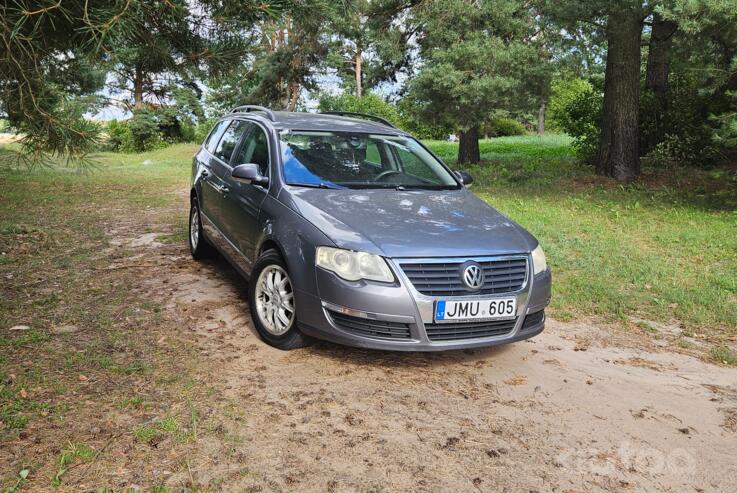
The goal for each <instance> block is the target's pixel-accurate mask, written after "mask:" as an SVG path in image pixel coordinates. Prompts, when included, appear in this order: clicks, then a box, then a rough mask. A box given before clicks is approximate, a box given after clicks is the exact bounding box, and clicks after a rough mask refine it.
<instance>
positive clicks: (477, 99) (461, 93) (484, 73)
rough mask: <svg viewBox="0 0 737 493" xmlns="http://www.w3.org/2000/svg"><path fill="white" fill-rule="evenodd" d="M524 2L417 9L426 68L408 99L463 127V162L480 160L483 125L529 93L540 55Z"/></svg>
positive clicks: (460, 1) (459, 1)
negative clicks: (531, 40)
mask: <svg viewBox="0 0 737 493" xmlns="http://www.w3.org/2000/svg"><path fill="white" fill-rule="evenodd" d="M527 14H528V12H527V10H526V5H525V3H524V2H522V1H515V0H506V1H503V2H498V1H497V2H491V1H481V2H477V1H471V0H447V1H429V2H423V3H421V4H419V5H418V6H417V7H416V8H415V9H414V12H413V16H414V17H415V20H416V22H417V23H418V25H421V26H422V27H421V31H420V33H419V35H418V43H419V45H420V54H421V56H422V63H423V64H422V68H421V69H420V71H419V73H418V74H417V75H416V77H415V78H414V79H413V80H412V81H411V82H410V84H409V93H408V97H410V98H412V99H413V100H414V101H415V105H414V106H415V107H416V108H418V109H419V112H420V113H421V115H422V116H423V117H425V118H427V119H429V120H430V121H435V122H438V120H440V119H442V120H444V121H447V122H451V123H452V124H453V126H454V127H455V128H458V129H459V133H460V146H459V150H458V162H459V163H462V164H463V163H477V162H479V160H480V152H479V125H480V123H481V122H482V121H484V120H485V119H487V118H488V117H489V115H490V114H491V113H492V112H493V111H495V110H502V109H506V108H507V107H508V104H509V102H510V101H511V100H513V99H514V97H515V96H516V95H518V94H519V92H520V91H524V90H525V89H526V86H525V84H524V76H525V74H526V71H525V68H526V67H528V66H530V65H531V64H533V63H534V62H535V60H536V58H537V53H536V51H535V48H534V47H532V46H530V45H529V44H528V43H526V42H525V41H524V40H525V37H526V36H527V35H529V32H530V17H529V16H528V15H527Z"/></svg>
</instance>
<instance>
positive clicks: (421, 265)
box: [189, 106, 551, 351]
mask: <svg viewBox="0 0 737 493" xmlns="http://www.w3.org/2000/svg"><path fill="white" fill-rule="evenodd" d="M471 182H472V179H471V177H470V176H469V175H468V174H467V173H464V172H454V171H452V170H451V169H449V168H448V167H447V166H446V165H445V164H444V163H443V162H442V161H441V160H440V159H438V158H437V157H436V156H434V155H433V154H432V153H431V152H430V151H429V150H428V149H427V148H426V147H424V146H423V145H422V144H421V143H420V142H419V141H418V140H416V139H414V138H413V137H412V136H411V135H408V134H407V133H405V132H403V131H401V130H399V129H397V128H395V127H393V126H392V125H391V124H389V123H388V122H386V121H384V120H381V119H380V118H376V117H373V116H370V115H361V114H353V113H319V114H315V113H288V112H277V111H271V110H270V109H268V108H264V107H260V106H241V107H238V108H235V109H234V110H233V111H232V112H230V113H229V114H227V115H226V116H225V117H223V118H222V119H220V120H219V121H218V123H217V124H216V125H215V127H214V128H213V130H212V132H211V133H210V135H209V136H208V137H207V139H206V140H205V142H204V143H203V145H202V147H201V148H200V150H199V151H198V152H197V155H196V156H195V158H194V161H193V163H192V187H191V209H190V216H189V217H190V221H189V243H190V248H191V251H192V256H193V257H194V258H195V259H201V258H203V257H205V256H207V255H208V254H209V253H211V252H212V250H213V247H214V248H216V249H217V250H219V251H220V252H221V253H222V254H223V255H224V256H225V257H226V258H227V259H228V260H229V261H230V262H231V263H232V264H233V266H234V267H235V268H236V269H237V270H238V271H239V272H240V273H241V274H242V275H244V276H245V277H246V278H247V279H248V280H249V289H248V298H249V300H248V301H249V303H250V311H251V318H252V319H253V323H254V325H255V327H256V329H257V330H258V332H259V334H260V335H261V337H262V338H263V339H264V341H266V342H267V343H269V344H271V345H273V346H276V347H278V348H281V349H292V348H297V347H301V346H304V345H305V344H307V343H309V341H310V340H311V339H312V338H317V339H324V340H328V341H333V342H337V343H340V344H346V345H350V346H357V347H364V348H376V349H387V350H402V351H438V350H447V349H460V348H471V347H481V346H489V345H494V344H504V343H508V342H513V341H518V340H521V339H526V338H529V337H532V336H534V335H536V334H539V333H540V332H541V331H542V330H543V326H544V324H545V312H544V309H545V307H546V306H547V305H548V303H549V301H550V286H551V274H550V269H549V268H548V266H547V264H546V260H545V254H544V253H543V250H542V248H541V247H540V245H539V244H538V242H537V240H536V239H535V238H534V237H533V236H532V235H530V234H529V233H528V232H527V231H525V229H523V228H522V227H520V226H519V225H518V224H516V223H515V222H514V221H512V220H511V219H510V218H508V217H507V216H505V215H503V214H501V213H499V212H497V211H496V210H495V209H493V208H492V207H489V206H488V205H487V204H486V203H485V202H483V201H481V200H480V199H479V198H477V197H476V196H475V195H474V194H473V193H471V192H470V191H469V190H468V189H467V186H468V185H470V183H471Z"/></svg>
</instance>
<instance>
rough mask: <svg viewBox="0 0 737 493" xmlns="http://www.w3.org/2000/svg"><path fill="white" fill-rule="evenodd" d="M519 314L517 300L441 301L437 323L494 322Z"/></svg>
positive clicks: (437, 311)
mask: <svg viewBox="0 0 737 493" xmlns="http://www.w3.org/2000/svg"><path fill="white" fill-rule="evenodd" d="M516 313H517V298H493V299H487V300H458V301H447V300H439V301H438V302H437V303H436V304H435V321H436V322H450V321H457V320H494V319H501V318H512V317H514V316H515V314H516Z"/></svg>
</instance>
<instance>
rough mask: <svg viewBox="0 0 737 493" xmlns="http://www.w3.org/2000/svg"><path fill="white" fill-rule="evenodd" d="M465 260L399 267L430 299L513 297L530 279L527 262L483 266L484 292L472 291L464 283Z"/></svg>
mask: <svg viewBox="0 0 737 493" xmlns="http://www.w3.org/2000/svg"><path fill="white" fill-rule="evenodd" d="M464 262H465V260H454V261H448V262H422V263H412V262H403V263H400V264H399V266H400V267H401V268H402V270H403V271H404V274H405V275H406V276H407V278H409V280H410V282H411V283H412V285H413V286H414V287H415V289H416V290H417V291H419V292H420V293H422V294H425V295H428V296H468V295H474V294H499V293H511V292H513V291H518V290H519V289H521V288H522V286H523V285H524V283H525V278H526V277H527V260H526V259H524V258H512V259H500V260H490V261H483V262H479V265H481V267H482V268H483V270H484V284H483V286H482V287H481V289H470V288H468V287H467V286H466V285H465V284H464V283H463V280H462V273H461V266H462V265H463V263H464Z"/></svg>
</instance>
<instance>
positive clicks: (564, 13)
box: [546, 0, 654, 180]
mask: <svg viewBox="0 0 737 493" xmlns="http://www.w3.org/2000/svg"><path fill="white" fill-rule="evenodd" d="M653 7H654V4H653V3H652V2H651V3H645V2H642V1H641V0H624V1H615V0H575V1H569V2H553V1H548V2H546V10H547V12H548V13H549V14H550V15H552V16H553V17H554V18H556V19H557V20H558V21H559V22H561V24H562V26H563V27H564V28H565V29H569V30H572V31H575V30H577V29H579V26H580V25H581V24H585V25H586V26H589V29H592V28H593V29H596V28H602V29H603V31H604V33H605V36H606V46H607V51H606V70H605V74H604V103H603V111H602V118H601V135H600V138H599V148H598V153H597V157H596V171H597V173H599V174H600V175H604V176H609V177H612V178H616V179H618V180H628V179H631V178H633V177H635V176H637V175H638V174H639V173H640V148H639V111H640V63H641V61H640V45H641V40H642V29H643V25H644V24H643V23H644V21H645V19H646V18H647V17H648V16H649V15H650V14H651V12H652V8H653Z"/></svg>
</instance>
